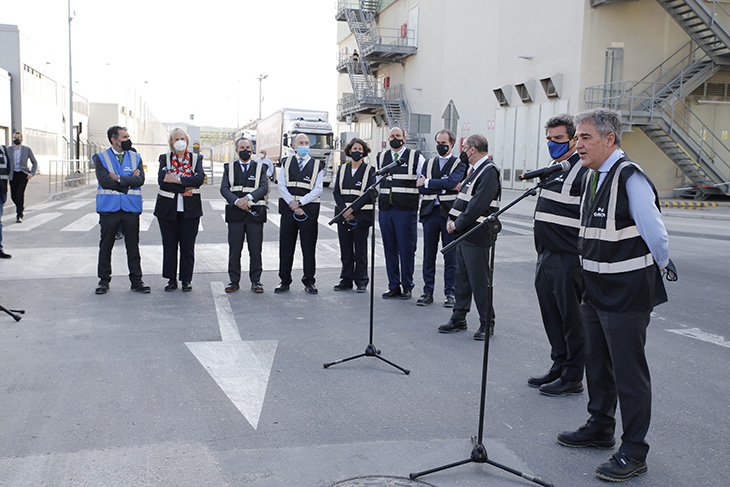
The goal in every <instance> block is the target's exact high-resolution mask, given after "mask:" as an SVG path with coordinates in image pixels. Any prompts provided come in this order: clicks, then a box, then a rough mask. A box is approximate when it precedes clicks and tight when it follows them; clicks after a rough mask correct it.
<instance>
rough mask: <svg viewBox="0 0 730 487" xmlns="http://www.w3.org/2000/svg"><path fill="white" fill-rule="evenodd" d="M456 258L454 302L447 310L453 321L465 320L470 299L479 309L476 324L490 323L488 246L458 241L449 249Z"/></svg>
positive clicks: (469, 306)
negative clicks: (449, 309) (457, 243)
mask: <svg viewBox="0 0 730 487" xmlns="http://www.w3.org/2000/svg"><path fill="white" fill-rule="evenodd" d="M452 252H454V253H455V254H456V255H455V259H456V288H455V290H454V291H455V294H454V297H455V298H456V304H455V305H454V310H453V311H452V313H451V319H452V320H453V321H461V320H465V319H466V315H467V313H469V310H470V309H471V298H472V296H473V297H474V304H475V305H476V307H477V311H478V312H479V324H480V325H485V326H486V325H487V322H489V323H488V324H489V325H490V326H494V318H495V316H494V306H492V312H491V313H490V314H489V318H487V308H488V307H489V300H488V298H489V289H488V286H489V247H481V246H478V245H473V244H470V243H469V242H462V243H460V244H459V245H457V246H456V248H455V249H454V250H452Z"/></svg>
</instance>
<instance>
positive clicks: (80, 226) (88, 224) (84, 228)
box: [61, 213, 99, 232]
mask: <svg viewBox="0 0 730 487" xmlns="http://www.w3.org/2000/svg"><path fill="white" fill-rule="evenodd" d="M98 224H99V214H98V213H87V214H85V215H84V216H82V217H81V218H79V219H78V220H76V221H75V222H73V223H70V224H68V225H66V226H65V227H63V228H62V229H61V231H62V232H88V231H89V230H91V229H92V228H94V227H95V226H97V225H98Z"/></svg>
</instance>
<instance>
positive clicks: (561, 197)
mask: <svg viewBox="0 0 730 487" xmlns="http://www.w3.org/2000/svg"><path fill="white" fill-rule="evenodd" d="M564 187H567V188H568V190H570V185H569V184H565V185H564ZM540 197H541V198H545V199H547V200H551V201H556V202H558V203H565V204H566V205H578V204H580V196H571V195H570V194H569V193H556V192H555V191H549V190H546V189H543V190H542V191H541V192H540Z"/></svg>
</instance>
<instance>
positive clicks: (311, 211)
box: [274, 134, 324, 294]
mask: <svg viewBox="0 0 730 487" xmlns="http://www.w3.org/2000/svg"><path fill="white" fill-rule="evenodd" d="M292 148H293V149H294V151H295V153H294V154H292V155H290V156H289V157H286V158H284V159H283V160H282V162H281V170H280V171H279V183H278V188H279V196H280V198H279V214H280V215H281V223H280V225H279V228H280V230H279V279H281V283H280V284H279V285H278V286H277V287H276V288H275V289H274V292H275V293H277V294H281V293H284V292H287V291H288V290H289V286H290V285H291V282H292V277H291V270H292V265H293V264H294V250H295V248H296V245H297V235H299V239H300V244H301V248H302V262H303V267H304V275H303V276H302V284H304V290H305V291H306V292H307V293H309V294H317V293H318V292H319V291H318V290H317V288H316V287H315V286H314V282H315V279H314V274H315V272H316V270H317V265H316V260H315V252H316V248H317V229H318V226H319V223H318V222H317V218H319V198H320V196H321V195H322V187H323V183H322V178H323V173H324V162H323V161H320V160H317V159H314V158H312V157H310V156H309V137H307V135H306V134H298V135H297V136H296V137H295V138H294V143H293V144H292Z"/></svg>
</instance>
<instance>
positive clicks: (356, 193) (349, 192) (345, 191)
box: [340, 189, 362, 196]
mask: <svg viewBox="0 0 730 487" xmlns="http://www.w3.org/2000/svg"><path fill="white" fill-rule="evenodd" d="M340 194H341V195H348V196H350V195H354V196H360V195H361V194H362V191H361V190H359V189H341V190H340Z"/></svg>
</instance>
